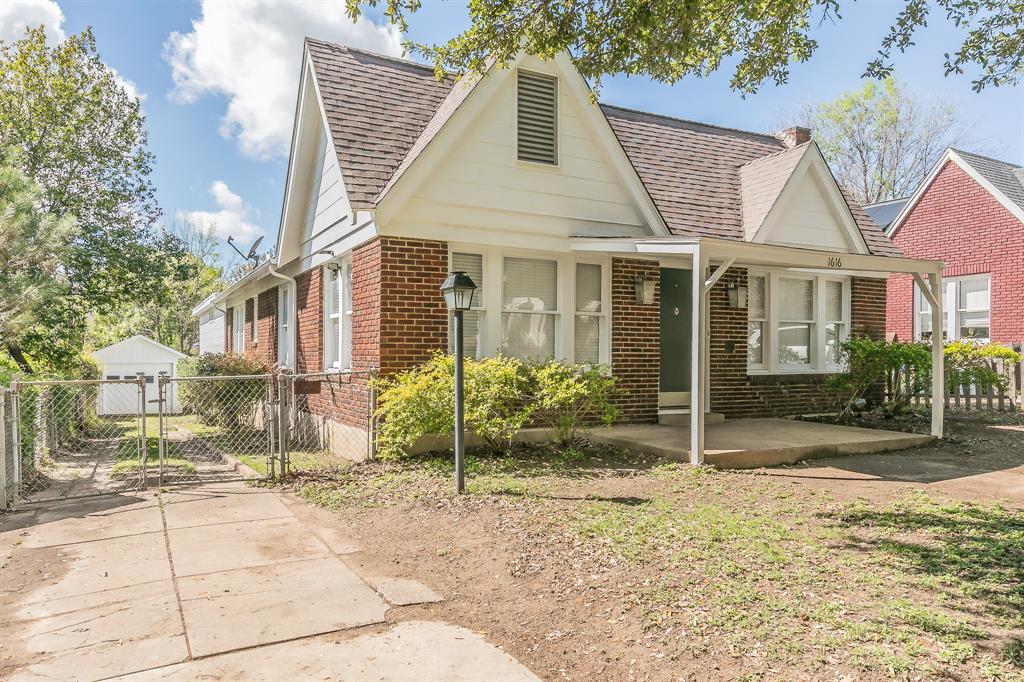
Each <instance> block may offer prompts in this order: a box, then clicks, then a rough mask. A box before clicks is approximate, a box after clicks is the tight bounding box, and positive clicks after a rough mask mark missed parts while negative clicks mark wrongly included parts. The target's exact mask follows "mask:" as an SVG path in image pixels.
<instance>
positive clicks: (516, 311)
mask: <svg viewBox="0 0 1024 682" xmlns="http://www.w3.org/2000/svg"><path fill="white" fill-rule="evenodd" d="M503 275H504V282H503V286H502V314H501V349H502V351H503V352H504V353H506V354H507V355H512V356H515V357H517V358H521V359H523V360H543V359H544V358H550V357H554V356H555V333H556V332H555V330H556V328H557V327H558V323H559V317H560V316H559V312H558V261H555V260H543V259H539V258H510V257H506V258H504V260H503Z"/></svg>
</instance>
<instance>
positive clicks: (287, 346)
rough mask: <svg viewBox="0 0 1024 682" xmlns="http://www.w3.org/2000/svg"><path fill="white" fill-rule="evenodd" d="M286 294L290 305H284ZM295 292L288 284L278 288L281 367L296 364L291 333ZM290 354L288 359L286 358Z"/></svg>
mask: <svg viewBox="0 0 1024 682" xmlns="http://www.w3.org/2000/svg"><path fill="white" fill-rule="evenodd" d="M285 295H287V296H288V304H289V305H288V306H285V305H284V298H285ZM294 298H295V297H294V292H293V291H292V290H291V289H290V288H289V287H287V286H280V287H278V288H277V364H278V365H280V366H281V367H288V368H292V367H294V365H295V359H294V358H292V357H291V352H292V348H293V347H294V344H293V343H292V338H291V335H292V333H294V332H293V330H292V328H291V319H292V316H291V310H290V308H291V306H293V305H295V301H294V300H293V299H294ZM286 354H287V355H288V357H287V359H285V358H284V356H285V355H286Z"/></svg>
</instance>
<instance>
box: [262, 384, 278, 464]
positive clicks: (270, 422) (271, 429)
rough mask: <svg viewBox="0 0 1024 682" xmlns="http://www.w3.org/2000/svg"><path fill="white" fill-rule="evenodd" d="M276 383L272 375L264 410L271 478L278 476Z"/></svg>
mask: <svg viewBox="0 0 1024 682" xmlns="http://www.w3.org/2000/svg"><path fill="white" fill-rule="evenodd" d="M275 389H276V383H275V381H274V377H273V376H271V377H269V378H268V379H267V396H266V400H267V409H266V410H265V411H264V412H263V421H264V424H265V425H266V428H267V476H268V477H269V478H271V479H273V478H276V475H275V473H274V472H275V470H276V460H277V458H276V457H275V456H274V454H275V453H276V452H277V447H278V446H277V441H276V440H275V438H277V435H278V434H277V421H278V416H277V412H278V407H277V405H278V402H279V400H280V396H278V397H277V398H275V396H274V394H275V392H276V391H275Z"/></svg>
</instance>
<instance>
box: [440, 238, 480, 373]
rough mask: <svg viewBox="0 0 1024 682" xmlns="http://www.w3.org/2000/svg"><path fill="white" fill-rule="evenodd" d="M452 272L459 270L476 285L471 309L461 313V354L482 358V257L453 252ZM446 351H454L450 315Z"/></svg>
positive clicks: (449, 314) (450, 315)
mask: <svg viewBox="0 0 1024 682" xmlns="http://www.w3.org/2000/svg"><path fill="white" fill-rule="evenodd" d="M451 270H452V272H455V271H459V270H461V271H462V272H465V273H466V274H467V275H469V277H470V279H472V280H473V283H474V284H476V292H475V293H474V294H473V309H472V310H467V311H466V312H464V313H462V343H463V352H464V353H465V354H466V355H467V356H468V357H471V358H480V357H482V351H483V345H482V342H481V341H482V335H483V329H484V257H483V254H479V253H459V252H453V253H452V257H451ZM448 350H449V351H452V352H454V350H455V334H454V328H453V325H452V313H448Z"/></svg>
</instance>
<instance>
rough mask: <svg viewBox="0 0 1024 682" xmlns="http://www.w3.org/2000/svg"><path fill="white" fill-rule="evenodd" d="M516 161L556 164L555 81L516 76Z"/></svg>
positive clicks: (527, 74)
mask: <svg viewBox="0 0 1024 682" xmlns="http://www.w3.org/2000/svg"><path fill="white" fill-rule="evenodd" d="M518 90H519V102H518V105H519V115H518V127H517V130H518V132H517V135H518V142H519V160H520V161H533V162H535V163H549V164H552V165H554V164H557V163H558V138H557V135H558V81H557V79H555V78H553V77H551V76H543V75H540V74H536V73H528V72H526V71H520V72H519V88H518Z"/></svg>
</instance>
